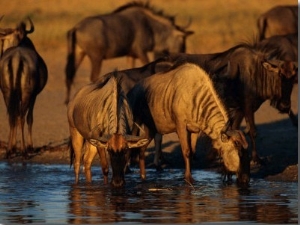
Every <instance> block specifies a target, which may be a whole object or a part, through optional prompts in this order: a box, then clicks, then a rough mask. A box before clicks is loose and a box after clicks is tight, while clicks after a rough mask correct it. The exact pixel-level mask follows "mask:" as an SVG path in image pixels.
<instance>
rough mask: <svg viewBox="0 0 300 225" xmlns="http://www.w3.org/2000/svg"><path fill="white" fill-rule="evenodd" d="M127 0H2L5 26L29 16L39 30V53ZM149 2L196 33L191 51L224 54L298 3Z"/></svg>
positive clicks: (190, 41)
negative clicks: (269, 14)
mask: <svg viewBox="0 0 300 225" xmlns="http://www.w3.org/2000/svg"><path fill="white" fill-rule="evenodd" d="M127 2H129V1H126V0H113V1H110V0H107V1H94V0H63V1H61V0H38V1H37V0H22V1H20V0H9V1H7V0H0V5H1V9H0V15H5V17H4V18H3V19H2V21H1V27H7V26H15V24H16V23H17V22H18V21H20V20H21V19H23V18H25V17H27V16H30V17H31V18H32V20H33V21H34V24H35V27H36V31H35V32H34V33H33V34H32V35H31V36H30V37H31V38H32V40H33V41H34V43H35V45H36V46H37V48H38V49H42V50H47V49H51V48H65V47H66V37H65V36H66V32H67V30H68V29H70V28H71V27H73V26H74V25H75V24H76V23H77V22H78V21H80V20H81V19H82V18H84V17H86V16H89V15H95V14H105V13H109V12H111V11H112V10H114V9H115V8H117V7H119V6H121V5H123V4H125V3H127ZM150 2H151V4H152V5H153V6H154V7H155V8H157V9H162V10H163V11H164V12H165V13H166V14H168V15H175V16H176V21H177V23H178V24H182V25H184V24H186V23H187V22H188V20H189V18H191V19H192V24H191V26H190V29H191V30H194V31H195V34H194V35H193V36H191V37H189V39H188V43H187V51H188V52H189V53H208V52H216V51H223V50H225V49H227V48H229V47H231V46H233V45H235V44H237V43H239V42H242V41H246V40H252V38H253V37H255V36H256V32H257V30H256V20H257V18H258V16H259V15H260V14H261V13H263V12H265V11H266V10H268V9H270V8H271V7H273V6H275V5H291V4H297V3H298V2H297V1H296V0H251V1H242V0H227V1H223V0H165V1H161V0H152V1H150Z"/></svg>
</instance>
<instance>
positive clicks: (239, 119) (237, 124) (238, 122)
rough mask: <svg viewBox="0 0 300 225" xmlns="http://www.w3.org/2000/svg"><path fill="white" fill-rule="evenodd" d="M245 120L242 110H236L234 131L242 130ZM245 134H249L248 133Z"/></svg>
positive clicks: (233, 124)
mask: <svg viewBox="0 0 300 225" xmlns="http://www.w3.org/2000/svg"><path fill="white" fill-rule="evenodd" d="M243 118H244V113H243V112H242V111H240V110H236V111H235V113H234V116H233V123H232V129H233V130H238V129H240V126H241V123H242V120H243ZM245 132H246V133H247V132H248V131H245Z"/></svg>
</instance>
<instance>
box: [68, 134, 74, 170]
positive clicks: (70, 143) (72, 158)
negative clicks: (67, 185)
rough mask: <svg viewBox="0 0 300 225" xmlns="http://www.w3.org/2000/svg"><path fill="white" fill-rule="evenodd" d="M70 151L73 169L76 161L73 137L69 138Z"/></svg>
mask: <svg viewBox="0 0 300 225" xmlns="http://www.w3.org/2000/svg"><path fill="white" fill-rule="evenodd" d="M68 149H69V153H70V167H71V166H72V165H73V161H74V158H75V153H74V148H73V145H72V139H71V137H70V138H69V142H68Z"/></svg>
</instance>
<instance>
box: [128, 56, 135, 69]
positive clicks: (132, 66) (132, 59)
mask: <svg viewBox="0 0 300 225" xmlns="http://www.w3.org/2000/svg"><path fill="white" fill-rule="evenodd" d="M126 58H127V63H128V65H130V66H131V68H134V67H135V60H136V58H135V57H131V56H127V57H126Z"/></svg>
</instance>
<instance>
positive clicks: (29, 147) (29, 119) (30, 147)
mask: <svg viewBox="0 0 300 225" xmlns="http://www.w3.org/2000/svg"><path fill="white" fill-rule="evenodd" d="M35 99H36V96H34V97H32V99H31V101H30V103H29V108H28V113H27V126H28V137H27V150H28V151H32V150H33V142H32V124H33V107H34V104H35Z"/></svg>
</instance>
